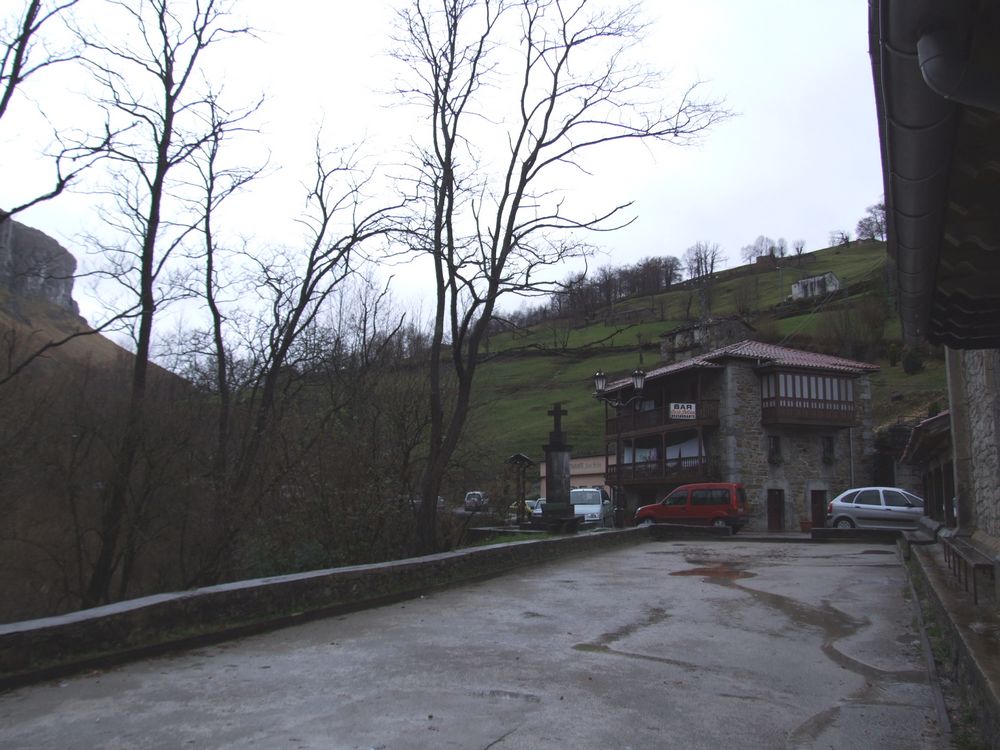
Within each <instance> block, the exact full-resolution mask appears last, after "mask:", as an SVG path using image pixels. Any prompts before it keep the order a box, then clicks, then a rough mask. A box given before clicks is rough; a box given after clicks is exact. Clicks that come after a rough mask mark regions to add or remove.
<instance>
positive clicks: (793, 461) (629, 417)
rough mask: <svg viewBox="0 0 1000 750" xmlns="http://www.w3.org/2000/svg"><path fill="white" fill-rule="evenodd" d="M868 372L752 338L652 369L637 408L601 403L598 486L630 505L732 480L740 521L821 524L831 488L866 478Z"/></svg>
mask: <svg viewBox="0 0 1000 750" xmlns="http://www.w3.org/2000/svg"><path fill="white" fill-rule="evenodd" d="M877 369H878V368H877V367H876V366H875V365H871V364H867V363H864V362H858V361H854V360H849V359H844V358H842V357H835V356H830V355H825V354H817V353H814V352H806V351H801V350H797V349H790V348H788V347H783V346H777V345H774V344H765V343H761V342H758V341H751V340H743V341H740V342H737V343H735V344H730V345H728V346H723V347H721V348H718V349H715V350H712V351H709V352H706V353H703V354H699V355H697V356H694V357H690V358H688V359H685V360H682V361H679V362H674V363H671V364H667V365H665V366H662V367H659V368H657V369H654V370H652V371H650V372H649V373H647V375H646V384H645V387H644V389H643V392H642V396H641V398H640V399H638V400H637V401H636V402H635V405H634V407H633V406H629V407H626V408H624V409H622V410H621V412H620V413H616V412H614V411H613V410H612V409H611V407H607V410H606V413H605V418H606V419H605V438H606V445H607V451H606V452H607V454H608V460H607V465H606V468H605V470H606V474H607V484H608V485H609V486H611V487H613V488H620V491H622V492H624V495H625V499H626V502H625V504H626V507H627V512H629V513H631V511H633V510H634V509H635V508H636V507H637V506H638V505H641V504H645V503H649V502H653V501H655V500H656V499H658V498H660V497H662V496H663V495H665V494H666V493H667V492H668V491H669V490H671V489H673V488H674V487H676V486H677V485H679V484H684V483H686V482H695V481H730V482H740V483H742V484H743V485H744V486H745V487H746V490H747V496H748V499H749V502H750V505H751V508H750V513H751V522H750V524H749V528H756V529H769V530H783V529H793V528H799V526H800V523H801V522H803V521H806V522H812V523H822V521H823V520H824V517H825V511H826V505H827V503H828V502H829V501H830V500H831V499H832V498H833V497H834V496H835V495H837V494H838V493H840V492H841V491H843V490H845V489H847V488H849V487H852V486H857V485H864V484H869V483H871V476H872V471H873V466H872V460H873V459H872V457H873V455H874V429H873V420H872V410H871V384H870V380H869V374H870V373H872V372H874V371H876V370H877ZM631 389H632V385H631V381H624V380H623V381H618V382H616V383H612V384H611V385H610V386H609V387H608V390H609V391H618V392H620V393H621V394H622V395H624V396H625V397H626V398H627V397H629V396H631V395H632V394H631ZM616 457H617V459H616ZM619 467H620V468H619Z"/></svg>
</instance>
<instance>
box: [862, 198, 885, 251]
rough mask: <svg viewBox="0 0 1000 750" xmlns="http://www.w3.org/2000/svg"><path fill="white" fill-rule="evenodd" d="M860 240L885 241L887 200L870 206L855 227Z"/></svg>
mask: <svg viewBox="0 0 1000 750" xmlns="http://www.w3.org/2000/svg"><path fill="white" fill-rule="evenodd" d="M855 234H857V236H858V239H859V240H879V241H883V242H884V241H885V201H884V200H883V201H879V202H878V203H876V204H875V205H873V206H869V207H868V208H867V210H866V211H865V215H864V216H862V217H861V218H860V219H859V220H858V225H857V228H856V229H855Z"/></svg>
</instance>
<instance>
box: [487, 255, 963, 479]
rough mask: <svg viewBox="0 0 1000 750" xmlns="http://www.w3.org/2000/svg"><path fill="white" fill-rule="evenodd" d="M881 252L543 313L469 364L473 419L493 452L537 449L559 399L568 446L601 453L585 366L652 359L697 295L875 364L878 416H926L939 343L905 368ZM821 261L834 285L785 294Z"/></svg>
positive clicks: (932, 399) (939, 385) (779, 337)
mask: <svg viewBox="0 0 1000 750" xmlns="http://www.w3.org/2000/svg"><path fill="white" fill-rule="evenodd" d="M888 263H889V261H888V257H887V254H886V249H885V243H882V242H855V243H851V244H850V245H846V246H837V247H830V248H826V249H823V250H818V251H815V252H812V253H806V254H803V255H801V256H791V257H785V258H782V259H780V260H778V261H777V262H771V259H765V260H764V261H762V262H759V263H756V264H753V265H747V266H741V267H738V268H732V269H726V270H724V271H721V272H719V273H716V274H715V275H714V276H713V278H712V279H711V280H710V281H709V282H708V283H707V285H704V286H703V285H702V284H701V283H700V282H698V281H687V282H684V283H681V284H677V285H674V286H673V287H672V288H671V289H670V290H669V291H666V292H663V293H661V294H656V295H650V296H646V297H634V298H631V299H628V300H625V301H622V302H619V303H617V304H615V305H614V306H612V307H608V308H605V309H601V310H598V311H595V312H594V313H592V314H591V315H589V316H588V317H587V319H585V320H579V319H576V320H574V319H550V320H546V321H544V322H542V323H539V324H537V325H535V326H533V327H532V328H530V329H529V330H518V331H508V332H505V333H501V334H497V335H495V336H494V337H493V338H492V339H491V341H490V345H489V353H488V355H487V357H486V359H485V361H484V362H483V363H482V365H481V366H480V369H479V370H478V372H477V380H476V392H477V394H478V395H477V404H476V408H475V410H474V412H473V414H472V416H471V420H470V429H471V430H475V431H476V433H477V434H478V435H479V436H480V437H481V438H486V439H487V441H488V444H489V446H490V452H491V454H492V455H493V456H494V457H495V459H496V460H502V459H503V458H505V457H507V456H509V455H513V454H514V453H524V454H526V455H528V456H531V457H532V458H535V459H540V458H541V456H542V446H543V445H544V444H545V443H546V442H547V439H548V433H549V430H551V425H552V419H551V417H549V416H548V414H547V412H548V411H549V410H550V409H551V408H552V405H553V404H554V403H556V402H558V403H561V404H562V405H563V407H564V408H565V409H566V410H567V411H568V415H567V416H566V417H564V418H563V425H564V430H565V431H566V433H567V436H568V439H569V442H570V443H571V444H572V446H573V452H574V454H575V455H588V454H597V453H600V452H601V450H602V441H603V433H602V425H603V421H602V416H603V411H604V407H603V405H602V404H601V403H600V402H599V401H598V400H596V399H595V398H594V397H593V379H592V378H593V374H594V372H596V371H597V370H603V371H605V372H606V373H608V375H609V377H615V376H624V375H626V374H627V373H629V372H630V371H631V370H633V369H635V368H636V367H639V368H642V369H645V370H651V369H653V368H655V367H656V366H657V365H658V364H659V363H660V360H661V357H660V337H661V336H662V335H663V334H664V333H667V332H668V331H671V330H672V329H675V328H678V327H680V326H684V325H689V324H690V323H692V322H693V321H694V320H697V319H698V318H699V317H700V316H701V314H702V308H703V307H705V308H707V313H708V314H709V315H710V316H713V317H725V316H732V315H740V316H741V317H743V318H744V319H745V320H746V321H747V322H749V323H750V324H751V325H752V326H753V328H754V329H755V334H754V336H753V337H754V338H758V339H761V340H764V341H769V342H773V343H780V344H782V345H785V346H791V347H796V348H801V349H807V350H810V351H819V352H824V353H830V354H838V355H841V356H847V357H851V358H855V359H861V360H863V361H867V362H872V363H874V364H877V365H879V366H880V367H881V370H880V372H878V373H877V374H875V375H874V376H873V377H872V382H873V393H874V401H875V415H876V422H877V424H878V425H879V426H888V425H891V424H895V423H896V422H897V421H898V420H907V421H913V420H916V419H919V418H922V417H925V416H927V414H928V412H929V411H934V410H935V406H936V405H937V406H940V405H943V404H946V403H947V399H946V396H945V369H944V363H943V362H942V361H941V358H940V353H939V352H935V351H928V352H923V353H922V356H923V359H924V364H923V369H922V370H920V371H919V372H917V373H915V374H907V373H906V372H904V369H903V367H902V364H901V357H902V354H903V345H902V341H901V329H900V324H899V319H898V318H897V317H896V314H895V301H894V299H893V289H892V286H891V283H890V280H891V278H892V274H891V273H890V272H889V269H888V268H887V264H888ZM828 272H830V273H833V274H835V275H836V276H837V278H838V279H839V281H840V283H841V289H840V290H839V291H837V292H835V293H832V294H828V295H826V296H824V297H822V298H811V299H808V300H803V301H799V302H793V301H792V300H791V289H792V284H793V283H794V282H796V281H798V280H800V279H803V278H806V277H812V276H819V275H822V274H825V273H828Z"/></svg>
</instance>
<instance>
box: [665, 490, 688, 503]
mask: <svg viewBox="0 0 1000 750" xmlns="http://www.w3.org/2000/svg"><path fill="white" fill-rule="evenodd" d="M687 497H688V493H687V490H681V491H680V492H673V493H671V494H670V495H667V497H666V498H665V499H664V501H663V504H664V505H684V504H685V503H686V502H687Z"/></svg>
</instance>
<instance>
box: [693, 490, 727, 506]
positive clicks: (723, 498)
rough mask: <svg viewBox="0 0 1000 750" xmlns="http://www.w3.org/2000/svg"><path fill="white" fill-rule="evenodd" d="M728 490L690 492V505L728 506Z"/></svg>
mask: <svg viewBox="0 0 1000 750" xmlns="http://www.w3.org/2000/svg"><path fill="white" fill-rule="evenodd" d="M728 504H729V490H692V491H691V505H728Z"/></svg>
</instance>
